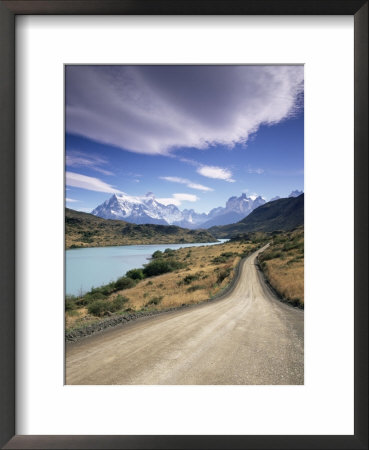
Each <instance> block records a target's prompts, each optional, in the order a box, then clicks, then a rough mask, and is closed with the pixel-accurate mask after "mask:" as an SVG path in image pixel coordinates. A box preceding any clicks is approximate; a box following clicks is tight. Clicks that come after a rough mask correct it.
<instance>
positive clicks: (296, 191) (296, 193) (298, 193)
mask: <svg viewBox="0 0 369 450" xmlns="http://www.w3.org/2000/svg"><path fill="white" fill-rule="evenodd" d="M302 193H303V191H299V190H297V189H296V190H295V191H292V192H291V194H290V195H289V196H288V197H289V198H290V197H298V196H299V195H301V194H302Z"/></svg>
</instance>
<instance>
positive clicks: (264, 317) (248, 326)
mask: <svg viewBox="0 0 369 450" xmlns="http://www.w3.org/2000/svg"><path fill="white" fill-rule="evenodd" d="M264 248H265V247H264ZM262 250H263V249H261V250H258V251H257V252H255V253H253V254H252V255H251V256H249V257H248V258H247V259H245V261H243V262H242V263H241V264H242V267H241V269H240V278H239V280H238V283H237V284H236V286H235V288H234V289H233V291H232V292H230V293H229V295H228V296H227V297H226V298H224V299H222V300H219V301H215V302H211V303H205V304H202V305H199V306H197V307H194V308H189V309H184V310H179V311H174V312H172V313H166V314H160V315H157V316H154V317H150V318H147V319H145V320H137V321H134V322H132V323H128V324H127V325H124V326H117V327H115V328H113V329H109V330H108V331H106V332H104V333H101V334H97V335H94V336H91V337H88V338H86V339H83V340H81V341H80V342H76V343H71V344H67V346H66V384H79V385H84V384H96V385H97V384H116V385H117V384H118V385H119V384H138V385H139V384H164V385H170V384H172V385H173V384H175V385H188V384H199V385H214V384H227V385H233V384H247V385H257V384H273V385H274V384H284V385H291V384H304V312H303V311H302V310H299V309H296V308H293V307H290V306H288V305H286V304H284V303H281V302H280V301H279V300H277V299H276V298H275V297H274V295H273V293H272V292H271V291H270V290H269V288H268V287H267V286H266V284H265V283H264V281H263V277H262V274H261V273H260V271H259V269H258V267H257V265H256V264H255V262H256V257H257V254H258V253H259V252H261V251H262Z"/></svg>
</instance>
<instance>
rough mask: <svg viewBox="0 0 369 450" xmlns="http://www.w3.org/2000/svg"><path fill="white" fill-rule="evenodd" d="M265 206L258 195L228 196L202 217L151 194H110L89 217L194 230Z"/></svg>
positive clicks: (220, 222)
mask: <svg viewBox="0 0 369 450" xmlns="http://www.w3.org/2000/svg"><path fill="white" fill-rule="evenodd" d="M300 194H301V191H293V192H291V194H290V197H296V196H297V195H300ZM278 198H279V197H275V198H274V199H272V200H275V199H278ZM265 203H266V200H265V199H264V198H263V197H261V196H257V197H254V196H250V197H248V196H247V195H246V194H245V193H243V194H241V196H240V197H236V196H234V197H230V198H229V199H228V200H227V202H226V205H225V207H222V206H220V207H218V208H214V209H212V210H211V211H210V212H209V213H208V214H206V213H197V212H196V211H195V210H193V209H184V210H182V211H181V210H180V209H179V208H178V207H177V206H175V205H173V204H169V205H164V204H162V203H160V202H159V201H157V200H156V199H155V196H154V195H153V194H152V193H151V192H149V193H148V194H146V195H145V196H143V197H138V196H135V197H134V196H129V195H126V194H114V195H112V196H111V197H110V198H109V199H107V200H106V201H105V202H104V203H102V204H101V205H99V206H97V207H96V208H95V209H94V210H93V211H92V212H91V214H93V215H95V216H98V217H101V218H103V219H114V220H124V221H126V222H130V223H135V224H155V225H177V226H180V227H183V228H189V229H195V228H210V227H213V226H220V225H227V224H231V223H236V222H238V221H240V220H242V219H244V218H245V217H247V216H248V215H249V214H250V213H251V212H252V211H254V210H255V209H256V208H258V207H259V206H262V205H264V204H265Z"/></svg>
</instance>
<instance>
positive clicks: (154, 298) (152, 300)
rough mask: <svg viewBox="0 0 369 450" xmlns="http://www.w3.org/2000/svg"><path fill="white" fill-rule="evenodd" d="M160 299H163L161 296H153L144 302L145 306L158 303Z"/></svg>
mask: <svg viewBox="0 0 369 450" xmlns="http://www.w3.org/2000/svg"><path fill="white" fill-rule="evenodd" d="M162 300H163V297H153V298H152V299H150V300H149V301H148V302H147V303H146V306H150V305H158V304H159V303H160V302H161V301H162Z"/></svg>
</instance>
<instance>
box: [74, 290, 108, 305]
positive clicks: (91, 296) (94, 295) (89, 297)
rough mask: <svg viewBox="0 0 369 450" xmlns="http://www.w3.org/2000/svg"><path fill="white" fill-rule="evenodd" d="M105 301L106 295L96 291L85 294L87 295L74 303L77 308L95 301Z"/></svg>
mask: <svg viewBox="0 0 369 450" xmlns="http://www.w3.org/2000/svg"><path fill="white" fill-rule="evenodd" d="M105 299H106V295H104V294H103V293H102V292H100V291H96V290H95V289H94V290H91V291H90V292H87V294H85V295H84V296H83V297H82V298H80V299H78V300H77V301H76V304H77V305H78V306H84V305H89V304H90V303H92V302H94V301H95V300H105Z"/></svg>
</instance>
